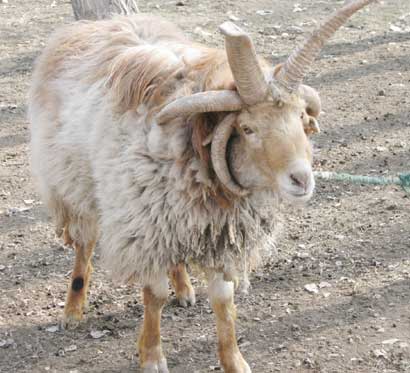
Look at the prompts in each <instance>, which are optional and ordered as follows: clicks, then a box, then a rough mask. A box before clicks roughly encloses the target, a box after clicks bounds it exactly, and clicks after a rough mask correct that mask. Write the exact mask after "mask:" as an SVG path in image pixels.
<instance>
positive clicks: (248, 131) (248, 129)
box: [242, 126, 253, 135]
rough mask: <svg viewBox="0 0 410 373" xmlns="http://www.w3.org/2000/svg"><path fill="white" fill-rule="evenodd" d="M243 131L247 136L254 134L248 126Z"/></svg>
mask: <svg viewBox="0 0 410 373" xmlns="http://www.w3.org/2000/svg"><path fill="white" fill-rule="evenodd" d="M242 130H243V132H245V134H246V135H251V134H252V133H253V130H252V129H251V128H249V127H248V126H243V127H242Z"/></svg>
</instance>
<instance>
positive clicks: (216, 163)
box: [211, 114, 248, 197]
mask: <svg viewBox="0 0 410 373" xmlns="http://www.w3.org/2000/svg"><path fill="white" fill-rule="evenodd" d="M235 119H236V116H235V114H228V115H227V116H226V117H225V118H224V119H223V121H222V122H221V123H220V124H219V125H218V127H216V129H215V133H214V136H213V140H212V144H211V159H212V165H213V167H214V170H215V173H216V176H218V179H219V180H220V181H221V183H222V184H223V185H224V186H225V187H226V188H227V189H228V190H229V191H231V192H232V193H233V194H236V195H238V196H241V197H243V196H246V195H247V194H248V191H247V190H246V189H243V188H242V187H241V186H239V185H238V184H237V183H236V182H235V181H234V180H233V179H232V176H231V173H230V171H229V167H228V163H227V160H226V146H227V144H228V141H229V138H230V136H231V134H232V131H233V124H234V123H235Z"/></svg>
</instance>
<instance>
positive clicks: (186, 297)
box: [176, 286, 196, 308]
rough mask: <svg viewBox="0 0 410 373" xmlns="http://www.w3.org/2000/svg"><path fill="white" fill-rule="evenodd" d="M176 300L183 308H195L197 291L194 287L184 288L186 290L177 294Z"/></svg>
mask: <svg viewBox="0 0 410 373" xmlns="http://www.w3.org/2000/svg"><path fill="white" fill-rule="evenodd" d="M176 298H177V301H178V303H179V305H180V306H181V307H184V308H186V307H189V306H193V305H194V304H195V302H196V299H195V291H194V288H193V287H192V286H184V289H183V290H181V291H179V292H178V293H176Z"/></svg>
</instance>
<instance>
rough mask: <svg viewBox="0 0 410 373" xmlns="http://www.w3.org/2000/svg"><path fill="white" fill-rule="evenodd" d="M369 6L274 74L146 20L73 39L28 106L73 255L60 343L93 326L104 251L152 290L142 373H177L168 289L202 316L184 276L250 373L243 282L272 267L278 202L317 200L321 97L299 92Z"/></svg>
mask: <svg viewBox="0 0 410 373" xmlns="http://www.w3.org/2000/svg"><path fill="white" fill-rule="evenodd" d="M370 2H372V0H357V1H353V2H349V3H347V4H346V5H344V6H343V7H342V8H341V9H340V10H338V11H337V12H336V13H335V14H334V15H333V16H331V17H330V18H329V20H328V21H327V22H326V23H324V25H323V26H321V27H320V28H319V29H318V30H317V31H316V32H314V33H313V35H312V36H311V37H310V38H308V39H307V40H306V42H305V43H304V44H303V45H302V46H301V47H299V48H298V49H296V50H295V51H294V52H293V53H292V54H291V55H290V57H289V58H288V59H287V60H286V61H285V62H284V63H283V64H280V65H278V66H276V67H271V66H269V64H268V63H267V62H266V61H265V60H263V59H262V58H258V57H257V55H256V52H255V48H254V46H253V43H252V40H251V38H250V37H249V36H248V34H247V33H246V32H245V31H243V30H242V29H241V28H239V27H238V26H236V25H235V24H233V23H231V22H226V23H224V24H222V25H221V26H220V30H221V32H222V33H223V35H224V37H225V51H221V50H217V49H212V48H208V47H206V46H203V45H200V44H195V43H193V42H191V41H189V40H188V39H186V38H185V36H184V35H183V34H182V33H181V32H180V31H179V29H178V28H176V27H175V26H174V25H172V24H171V23H168V22H167V21H165V20H163V19H161V18H158V17H154V16H149V15H143V14H140V15H136V16H132V17H117V18H115V19H113V20H104V21H96V22H88V21H82V22H78V23H76V24H73V25H69V26H66V27H64V28H63V29H62V30H61V31H59V32H57V33H56V34H55V35H54V36H53V37H52V39H51V40H50V41H49V43H48V45H47V47H46V48H45V50H44V52H43V53H42V55H41V56H40V57H39V59H38V61H37V64H36V67H35V70H34V73H33V81H32V86H31V91H30V97H29V119H30V130H31V163H32V169H33V175H34V177H35V178H36V180H37V183H38V189H39V192H40V194H41V197H42V199H43V201H44V202H45V204H46V205H47V207H48V210H49V211H50V213H51V215H52V217H53V219H54V221H55V224H56V233H57V235H58V236H63V239H64V242H65V243H66V244H68V245H72V246H73V247H74V249H75V264H74V269H73V271H72V276H71V279H70V284H69V288H68V295H67V300H66V304H65V308H64V317H63V325H64V327H75V326H76V325H77V324H78V323H79V322H80V321H81V320H82V318H83V309H84V305H85V303H86V298H87V289H88V286H89V282H90V276H91V272H92V264H91V256H92V253H93V250H94V247H95V245H96V243H97V241H98V242H99V244H100V246H101V250H102V258H103V261H104V262H105V263H106V264H107V265H108V267H109V269H110V270H111V272H112V274H113V278H114V279H115V281H137V282H139V283H140V284H141V286H142V289H143V290H142V291H143V302H144V320H143V325H142V330H141V333H140V336H139V339H138V351H139V359H140V365H141V367H142V369H143V371H144V372H162V373H163V372H168V368H167V362H166V358H165V356H164V354H163V352H162V348H161V342H160V318H161V311H162V308H163V306H164V305H165V303H166V299H167V297H168V277H169V278H170V279H171V283H172V285H173V286H174V287H175V291H176V296H177V298H178V299H179V301H180V303H181V304H182V305H184V306H187V305H192V304H194V303H195V293H194V290H193V287H192V285H191V283H190V279H189V276H188V273H187V271H186V265H187V264H190V265H191V266H192V267H194V268H196V269H197V270H198V271H200V272H201V273H203V274H204V275H205V277H206V279H207V280H208V291H209V299H210V302H211V306H212V309H213V311H214V313H215V316H216V326H217V335H218V345H219V348H218V349H219V358H220V361H221V365H222V366H223V369H224V370H225V372H234V373H244V372H250V371H251V370H250V367H249V365H248V364H247V363H246V361H245V359H244V358H243V357H242V355H241V353H240V351H239V349H238V346H237V343H236V337H235V305H234V302H233V296H234V282H236V281H237V279H243V280H244V281H245V282H246V281H247V280H246V279H247V274H248V273H249V272H250V271H251V270H252V268H254V267H255V266H256V265H258V263H260V262H261V261H262V260H263V259H264V258H266V257H269V254H270V252H271V249H272V245H273V242H274V239H275V229H276V227H277V225H278V219H279V218H278V211H277V206H278V205H279V203H280V202H281V201H282V200H288V201H290V202H292V203H301V202H306V201H308V200H309V199H310V198H311V196H312V193H313V191H314V186H315V182H314V178H313V173H312V147H311V144H310V140H309V136H310V135H311V134H314V133H316V132H318V131H319V126H318V121H317V119H318V116H319V114H320V111H321V103H320V98H319V95H318V93H317V92H316V91H315V90H314V89H313V88H311V87H309V86H306V85H303V84H302V80H303V77H304V76H305V75H306V73H307V71H308V70H309V67H310V65H311V64H312V62H313V60H314V58H315V57H316V56H317V55H318V53H319V51H320V49H321V47H322V46H323V44H324V43H325V41H326V40H327V39H328V38H330V37H331V35H332V34H333V33H334V32H336V30H337V29H338V28H339V27H340V26H341V25H342V24H343V23H344V22H345V21H346V20H347V19H348V18H349V17H350V16H351V15H352V14H353V13H355V12H356V11H357V10H359V9H361V8H362V7H364V6H365V5H367V4H369V3H370Z"/></svg>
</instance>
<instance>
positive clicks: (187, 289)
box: [169, 263, 195, 307]
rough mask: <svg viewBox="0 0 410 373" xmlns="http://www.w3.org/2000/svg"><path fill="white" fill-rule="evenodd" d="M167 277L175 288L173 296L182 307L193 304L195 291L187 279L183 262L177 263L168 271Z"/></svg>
mask: <svg viewBox="0 0 410 373" xmlns="http://www.w3.org/2000/svg"><path fill="white" fill-rule="evenodd" d="M169 278H170V280H171V283H172V286H173V288H174V289H175V296H176V298H177V300H178V302H179V304H180V305H181V306H182V307H188V306H193V305H194V304H195V291H194V288H193V287H192V284H191V280H190V279H189V275H188V272H187V270H186V266H185V263H179V264H177V265H176V266H174V267H172V268H171V270H170V271H169Z"/></svg>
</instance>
